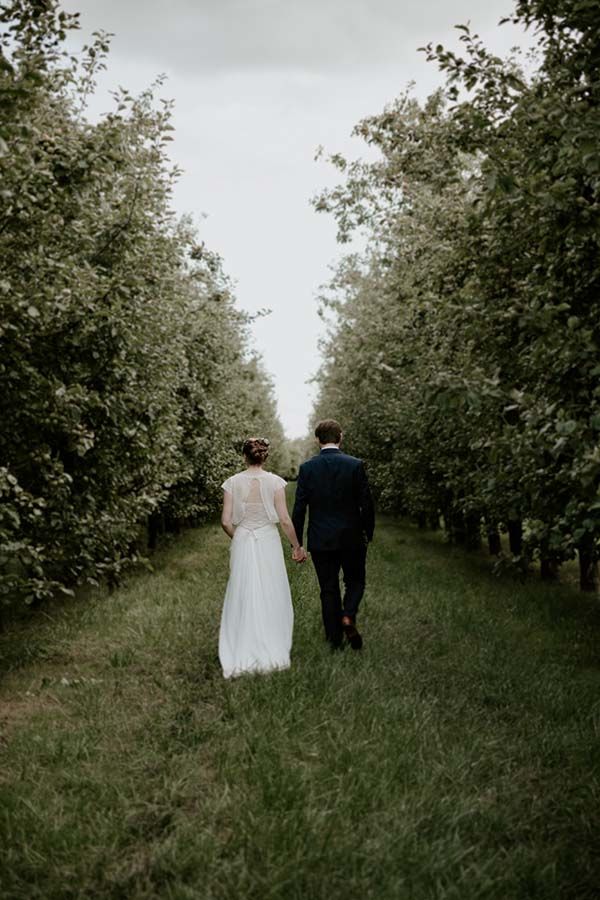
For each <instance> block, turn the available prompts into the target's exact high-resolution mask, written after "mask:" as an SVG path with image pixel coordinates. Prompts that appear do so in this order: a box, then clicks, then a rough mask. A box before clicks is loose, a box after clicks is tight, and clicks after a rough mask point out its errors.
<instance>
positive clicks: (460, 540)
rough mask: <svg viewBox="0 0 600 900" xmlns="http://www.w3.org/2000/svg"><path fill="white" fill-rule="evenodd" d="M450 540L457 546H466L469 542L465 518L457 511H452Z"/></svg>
mask: <svg viewBox="0 0 600 900" xmlns="http://www.w3.org/2000/svg"><path fill="white" fill-rule="evenodd" d="M450 538H451V540H452V541H453V542H454V543H455V544H466V542H467V526H466V523H465V517H464V515H463V514H462V513H461V512H456V510H452V512H451V513H450Z"/></svg>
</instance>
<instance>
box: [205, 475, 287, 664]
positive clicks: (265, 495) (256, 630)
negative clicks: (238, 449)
mask: <svg viewBox="0 0 600 900" xmlns="http://www.w3.org/2000/svg"><path fill="white" fill-rule="evenodd" d="M285 484H286V482H285V481H284V480H283V478H280V477H279V476H278V475H274V474H273V473H271V472H264V471H259V472H256V471H254V472H238V474H237V475H232V476H231V478H228V479H227V481H225V482H224V483H223V489H224V490H225V491H228V492H229V493H231V494H232V495H233V524H234V526H235V530H234V535H233V538H232V541H231V552H230V566H229V580H228V582H227V589H226V591H225V599H224V602H223V612H222V615H221V627H220V631H219V659H220V661H221V666H222V667H223V675H224V677H225V678H230V677H232V676H236V675H241V674H242V673H244V672H269V671H271V670H273V669H287V668H289V666H290V650H291V646H292V630H293V627H294V611H293V608H292V597H291V594H290V585H289V582H288V577H287V571H286V568H285V562H284V559H283V550H282V547H281V539H280V537H279V529H278V527H277V522H278V521H279V518H278V516H277V512H276V510H275V505H274V496H275V491H276V490H278V489H279V488H281V487H285Z"/></svg>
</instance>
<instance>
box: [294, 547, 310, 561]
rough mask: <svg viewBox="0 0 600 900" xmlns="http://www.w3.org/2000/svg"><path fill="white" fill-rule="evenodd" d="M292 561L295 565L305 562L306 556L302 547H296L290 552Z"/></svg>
mask: <svg viewBox="0 0 600 900" xmlns="http://www.w3.org/2000/svg"><path fill="white" fill-rule="evenodd" d="M292 559H293V560H294V562H297V563H302V562H305V560H307V559H308V554H307V552H306V550H305V549H304V547H296V549H295V550H292Z"/></svg>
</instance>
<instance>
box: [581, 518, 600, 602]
mask: <svg viewBox="0 0 600 900" xmlns="http://www.w3.org/2000/svg"><path fill="white" fill-rule="evenodd" d="M577 549H578V553H579V587H580V588H581V590H582V591H587V592H589V593H596V592H597V591H598V559H597V551H596V542H595V540H594V537H593V535H591V534H587V533H586V535H585V537H584V538H583V540H582V541H580V543H579V547H578V548H577Z"/></svg>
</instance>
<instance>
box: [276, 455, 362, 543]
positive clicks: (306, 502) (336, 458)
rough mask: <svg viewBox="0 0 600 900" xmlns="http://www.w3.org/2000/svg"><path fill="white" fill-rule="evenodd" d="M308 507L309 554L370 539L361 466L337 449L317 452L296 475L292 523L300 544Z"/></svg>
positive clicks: (356, 460)
mask: <svg viewBox="0 0 600 900" xmlns="http://www.w3.org/2000/svg"><path fill="white" fill-rule="evenodd" d="M307 508H308V541H307V549H308V550H309V551H313V550H316V551H320V550H341V549H342V548H347V547H352V546H356V545H358V544H361V543H363V544H364V540H365V537H366V539H367V540H368V541H371V540H373V531H374V529H375V510H374V507H373V498H372V496H371V490H370V487H369V481H368V479H367V473H366V471H365V466H364V463H363V461H362V460H361V459H357V458H356V457H355V456H348V454H346V453H342V451H341V450H338V449H334V448H333V447H332V448H328V449H326V450H321V452H320V453H319V455H318V456H313V457H312V458H311V459H308V460H307V461H306V462H304V463H302V465H301V466H300V470H299V472H298V484H297V488H296V500H295V503H294V510H293V512H292V522H293V523H294V528H295V529H296V534H297V535H298V540H299V541H300V543H303V535H304V519H305V516H306V510H307Z"/></svg>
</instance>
